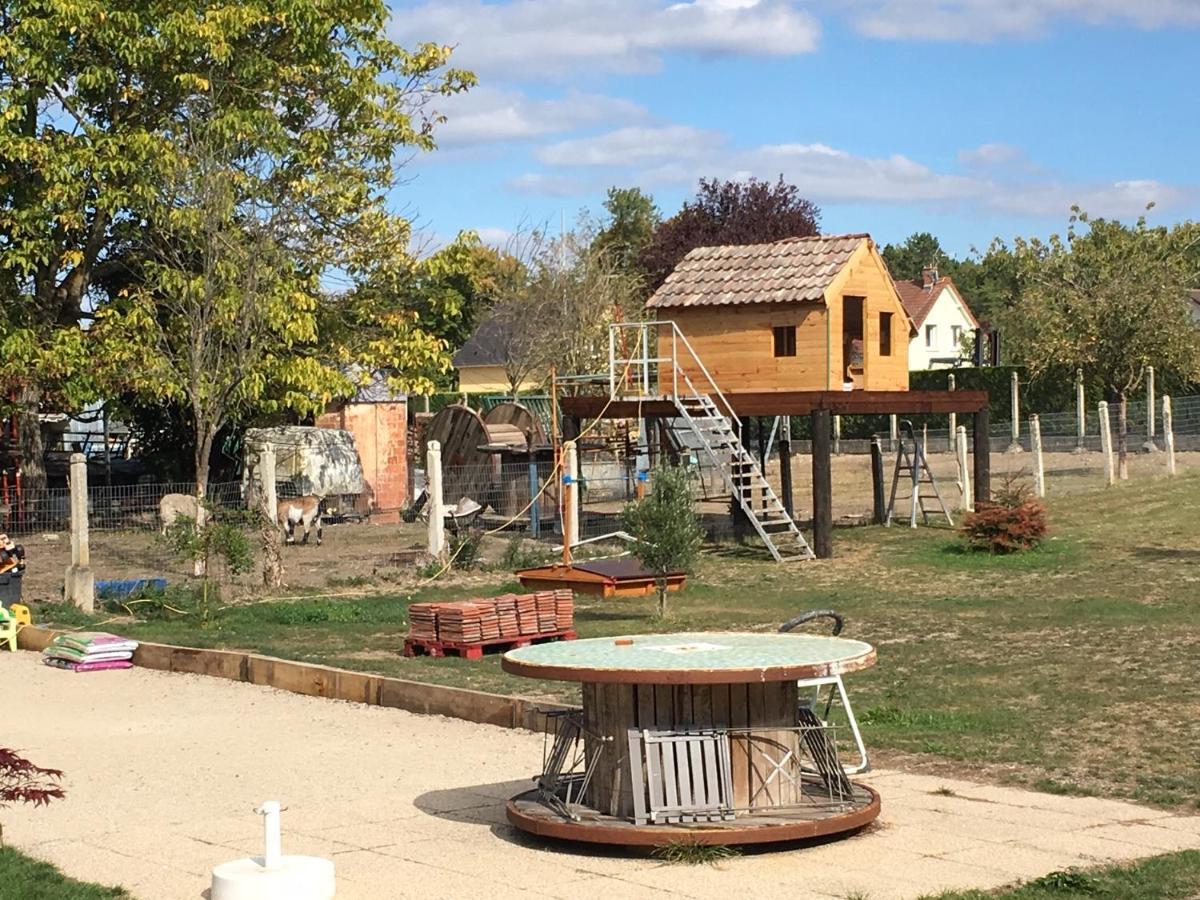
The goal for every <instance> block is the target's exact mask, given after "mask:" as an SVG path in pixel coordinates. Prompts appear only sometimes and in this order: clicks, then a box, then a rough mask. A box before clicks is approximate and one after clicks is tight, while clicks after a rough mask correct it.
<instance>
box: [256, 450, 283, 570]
mask: <svg viewBox="0 0 1200 900" xmlns="http://www.w3.org/2000/svg"><path fill="white" fill-rule="evenodd" d="M258 486H259V492H260V496H261V498H262V501H261V502H262V516H263V523H262V539H263V584H264V585H265V586H267V587H270V588H277V587H281V586H282V585H283V562H282V559H281V557H280V555H279V497H278V495H277V494H276V489H275V445H274V444H272V443H271V442H270V441H268V442H267V443H265V444H263V446H262V450H261V451H260V452H259V454H258Z"/></svg>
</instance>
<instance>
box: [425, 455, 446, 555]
mask: <svg viewBox="0 0 1200 900" xmlns="http://www.w3.org/2000/svg"><path fill="white" fill-rule="evenodd" d="M425 491H426V493H427V494H428V500H427V505H428V507H429V555H430V556H432V557H434V558H435V559H440V558H442V557H443V556H445V554H446V500H445V498H444V497H443V496H442V445H441V442H439V441H430V442H429V449H428V451H427V452H426V454H425Z"/></svg>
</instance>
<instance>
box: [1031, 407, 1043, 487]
mask: <svg viewBox="0 0 1200 900" xmlns="http://www.w3.org/2000/svg"><path fill="white" fill-rule="evenodd" d="M1029 446H1030V449H1032V450H1033V489H1034V492H1035V493H1036V494H1037V495H1038V496H1039V497H1045V496H1046V468H1045V465H1044V463H1043V461H1042V423H1041V421H1040V420H1039V419H1038V416H1037V413H1034V414H1033V415H1032V416H1030V417H1029Z"/></svg>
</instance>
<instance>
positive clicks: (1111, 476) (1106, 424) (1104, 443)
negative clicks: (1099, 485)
mask: <svg viewBox="0 0 1200 900" xmlns="http://www.w3.org/2000/svg"><path fill="white" fill-rule="evenodd" d="M1096 414H1097V415H1098V416H1099V417H1100V452H1101V453H1102V454H1103V455H1104V483H1105V484H1106V485H1108V486H1109V487H1112V486H1113V484H1115V483H1116V480H1117V479H1116V471H1115V469H1114V468H1113V442H1112V422H1110V421H1109V418H1108V404H1107V403H1106V402H1105V401H1103V400H1101V401H1100V403H1099V404H1097V406H1096Z"/></svg>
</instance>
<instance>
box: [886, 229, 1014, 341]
mask: <svg viewBox="0 0 1200 900" xmlns="http://www.w3.org/2000/svg"><path fill="white" fill-rule="evenodd" d="M883 258H884V261H885V262H886V263H887V266H888V271H889V272H891V275H892V278H894V279H896V280H897V281H907V280H913V281H916V280H920V278H921V276H922V273H923V270H924V269H925V268H926V267H927V266H933V267H934V268H936V269H937V271H938V275H939V276H942V277H949V278H951V279H953V281H954V284H955V286H956V287H957V288H958V290H959V293H960V294H961V295H962V297H963V299H965V300H966V301H967V304H968V305H969V306H970V307H971V311H972V312H974V313H975V317H976V318H977V319H979V321H980V322H994V321H995V319H996V318H997V317H998V316H999V315H1000V314H1001V313H1002V312H1003V310H1005V309H1007V308H1008V307H1010V306H1012V304H1013V303H1015V302H1016V298H1017V294H1018V286H1017V278H1016V265H1015V261H1014V259H1013V255H1012V253H1011V252H1010V251H1009V250H1008V248H1007V247H1006V246H1004V244H1003V243H1001V242H999V241H993V242H992V244H991V246H989V247H988V249H987V252H986V253H984V254H982V255H981V254H980V253H979V252H978V251H976V250H974V249H972V251H971V254H970V255H969V256H968V257H967V258H965V259H957V258H955V257H953V256H951V255H950V254H948V253H946V251H945V250H943V249H942V245H941V243H940V242H939V241H938V239H937V238H936V237H935V236H934V235H932V234H930V233H929V232H927V231H919V232H915V233H913V234H910V235H909V236H908V237H907V238H905V239H904V241H903V242H902V243H899V244H888V245H887V246H885V247H884V248H883Z"/></svg>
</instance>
